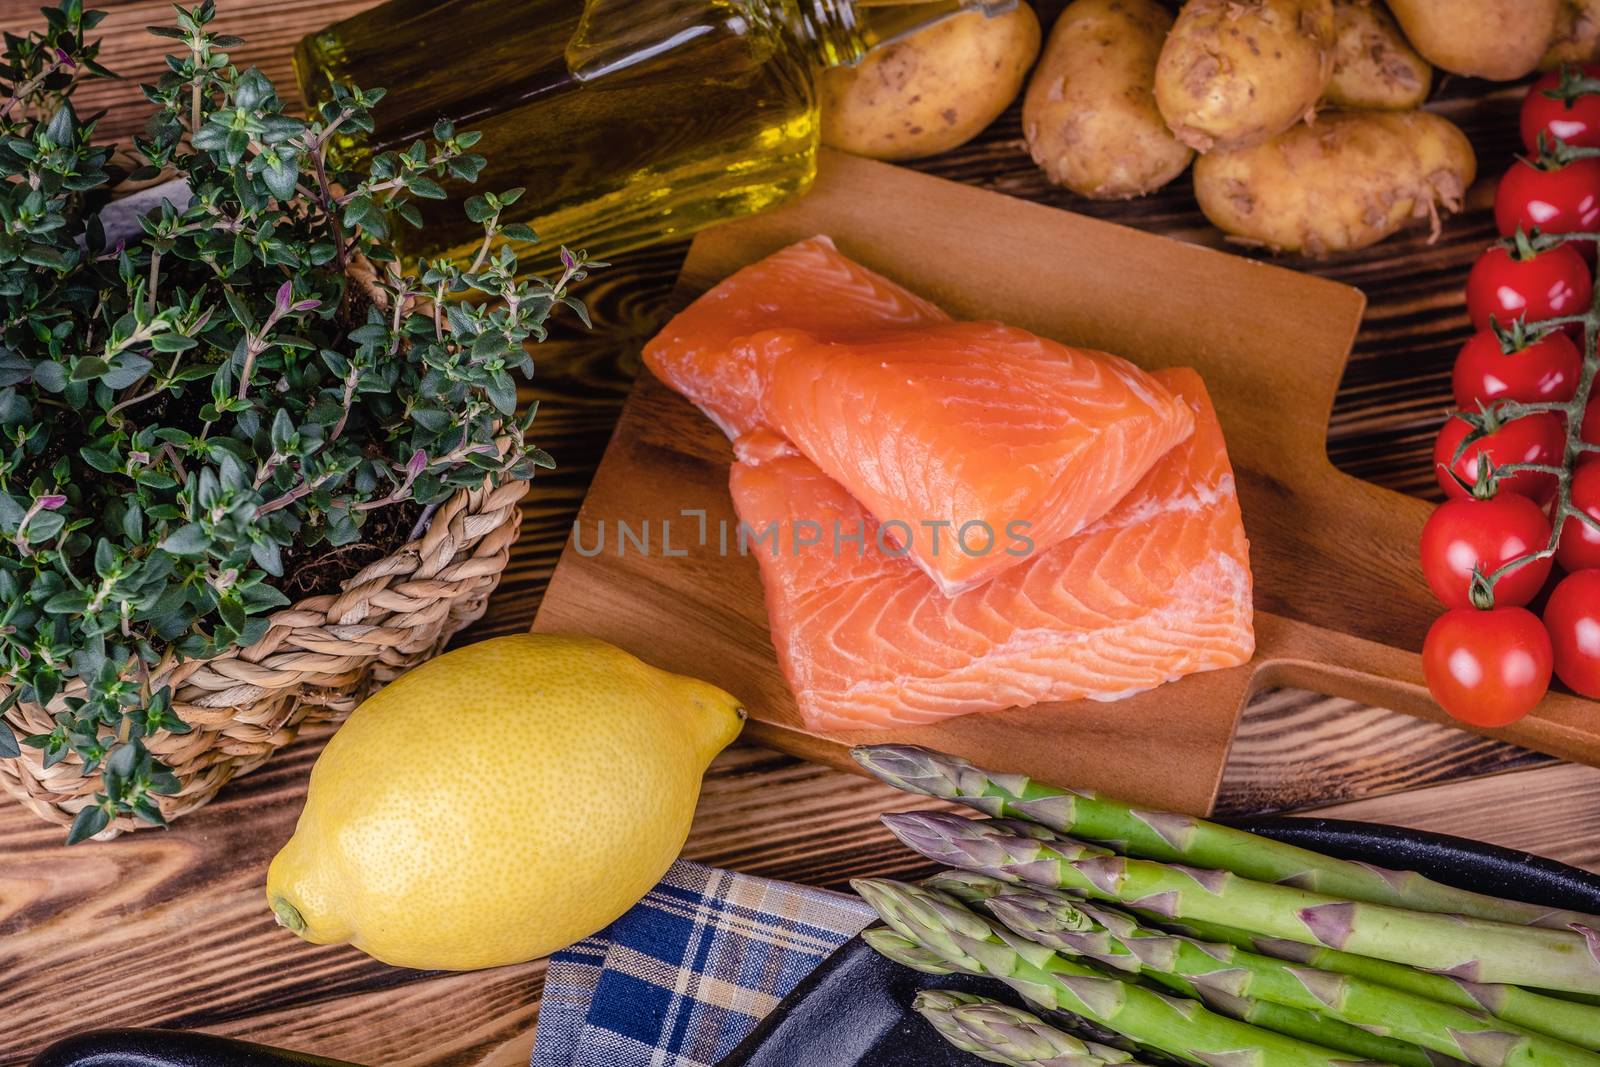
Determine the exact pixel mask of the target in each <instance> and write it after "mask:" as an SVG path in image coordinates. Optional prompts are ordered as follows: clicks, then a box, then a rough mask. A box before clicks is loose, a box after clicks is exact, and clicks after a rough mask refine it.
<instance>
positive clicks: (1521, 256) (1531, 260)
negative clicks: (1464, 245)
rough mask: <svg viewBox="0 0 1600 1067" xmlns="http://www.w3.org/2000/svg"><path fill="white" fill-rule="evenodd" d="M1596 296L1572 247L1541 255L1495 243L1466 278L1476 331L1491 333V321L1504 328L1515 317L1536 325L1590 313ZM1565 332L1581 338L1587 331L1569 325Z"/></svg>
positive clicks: (1469, 311)
mask: <svg viewBox="0 0 1600 1067" xmlns="http://www.w3.org/2000/svg"><path fill="white" fill-rule="evenodd" d="M1593 293H1594V287H1593V283H1592V281H1591V280H1590V277H1589V265H1588V264H1587V263H1585V262H1584V259H1583V255H1582V254H1581V253H1580V252H1579V251H1578V250H1577V249H1576V248H1574V247H1572V245H1570V244H1559V245H1555V246H1553V247H1550V248H1547V249H1545V250H1544V251H1542V252H1534V251H1533V250H1532V249H1531V248H1527V247H1526V244H1525V241H1524V248H1523V249H1522V250H1521V251H1519V250H1517V249H1512V248H1506V247H1505V246H1504V245H1498V244H1497V245H1491V246H1490V247H1489V248H1488V249H1487V250H1486V251H1485V252H1484V253H1483V255H1481V256H1479V257H1478V261H1477V262H1476V263H1474V264H1473V265H1472V272H1471V273H1470V274H1468V275H1467V314H1468V315H1470V316H1472V325H1473V328H1475V329H1479V330H1487V329H1488V328H1489V317H1490V316H1491V315H1492V316H1494V320H1495V322H1497V323H1499V324H1500V325H1501V326H1510V325H1511V324H1512V323H1513V322H1515V321H1517V319H1519V318H1521V319H1525V320H1526V321H1527V322H1529V323H1530V324H1531V323H1535V322H1540V321H1542V320H1544V319H1548V318H1554V317H1556V316H1565V315H1578V314H1581V313H1583V312H1585V311H1587V310H1589V301H1590V299H1591V297H1592V296H1593ZM1566 330H1567V332H1568V333H1571V334H1572V335H1573V336H1574V337H1581V336H1583V327H1582V326H1581V325H1580V324H1578V323H1575V322H1569V323H1567V325H1566Z"/></svg>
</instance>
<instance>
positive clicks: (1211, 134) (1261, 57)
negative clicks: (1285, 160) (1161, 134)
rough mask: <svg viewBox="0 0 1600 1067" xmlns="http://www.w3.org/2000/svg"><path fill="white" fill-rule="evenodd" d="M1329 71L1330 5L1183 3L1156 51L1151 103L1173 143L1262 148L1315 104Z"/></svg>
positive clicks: (1296, 0)
mask: <svg viewBox="0 0 1600 1067" xmlns="http://www.w3.org/2000/svg"><path fill="white" fill-rule="evenodd" d="M1332 74H1333V0H1189V2H1188V3H1186V4H1184V5H1183V10H1181V11H1180V12H1178V20H1177V22H1176V23H1175V24H1174V25H1173V27H1172V33H1171V34H1169V35H1168V37H1167V42H1166V45H1165V46H1164V47H1163V48H1162V49H1161V60H1160V62H1159V63H1158V64H1157V65H1156V103H1157V105H1158V106H1159V107H1160V108H1161V114H1162V117H1163V118H1165V119H1166V121H1167V126H1168V127H1170V128H1171V130H1172V132H1173V133H1174V134H1176V135H1177V137H1178V140H1180V141H1182V142H1184V143H1185V144H1187V145H1189V146H1191V147H1193V148H1195V149H1198V150H1199V151H1201V152H1209V151H1211V150H1212V149H1213V148H1246V147H1248V146H1250V145H1253V144H1260V143H1261V142H1262V141H1265V140H1266V139H1267V138H1268V137H1271V136H1273V135H1274V134H1278V133H1282V132H1283V131H1284V130H1286V129H1288V128H1289V127H1290V126H1293V125H1294V124H1295V123H1297V122H1299V121H1300V120H1301V119H1302V118H1304V117H1305V116H1306V114H1307V113H1309V112H1310V111H1311V110H1312V108H1314V107H1315V106H1316V103H1317V101H1318V100H1319V99H1320V98H1321V97H1322V92H1323V90H1324V89H1326V88H1327V86H1328V79H1329V77H1331V76H1332Z"/></svg>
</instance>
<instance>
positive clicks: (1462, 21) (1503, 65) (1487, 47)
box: [1389, 0, 1561, 81]
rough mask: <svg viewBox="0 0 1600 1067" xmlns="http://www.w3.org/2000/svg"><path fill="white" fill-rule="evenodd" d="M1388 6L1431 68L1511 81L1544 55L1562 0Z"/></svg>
mask: <svg viewBox="0 0 1600 1067" xmlns="http://www.w3.org/2000/svg"><path fill="white" fill-rule="evenodd" d="M1389 8H1390V10H1391V11H1393V12H1394V17H1395V18H1396V19H1398V20H1399V22H1400V28H1401V29H1403V30H1405V32H1406V37H1407V38H1408V39H1409V40H1410V41H1411V44H1412V46H1413V47H1414V48H1416V50H1417V51H1418V52H1421V53H1422V54H1423V56H1425V57H1426V58H1427V60H1428V62H1430V63H1432V64H1433V65H1434V66H1436V67H1443V68H1444V69H1445V70H1448V71H1451V72H1452V73H1455V74H1466V75H1469V76H1471V77H1475V78H1488V79H1490V80H1492V81H1511V80H1513V79H1515V78H1520V77H1522V76H1523V75H1524V74H1527V73H1528V72H1529V71H1531V70H1533V68H1534V67H1535V66H1537V65H1538V63H1539V60H1540V58H1541V57H1543V55H1544V53H1545V49H1546V48H1547V47H1549V45H1550V39H1551V37H1552V36H1553V35H1554V34H1555V30H1556V14H1557V12H1558V11H1559V10H1560V8H1561V0H1389Z"/></svg>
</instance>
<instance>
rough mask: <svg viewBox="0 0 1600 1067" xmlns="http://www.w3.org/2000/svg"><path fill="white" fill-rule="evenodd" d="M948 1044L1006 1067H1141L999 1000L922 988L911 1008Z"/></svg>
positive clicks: (1117, 1052)
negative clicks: (1111, 1066)
mask: <svg viewBox="0 0 1600 1067" xmlns="http://www.w3.org/2000/svg"><path fill="white" fill-rule="evenodd" d="M912 1007H913V1008H915V1009H916V1012H917V1014H918V1015H921V1016H922V1017H923V1018H924V1019H926V1020H928V1022H930V1023H932V1024H933V1028H934V1029H935V1030H937V1031H939V1033H940V1035H941V1036H942V1037H943V1038H944V1039H945V1040H946V1041H948V1042H950V1044H952V1045H954V1046H955V1047H956V1048H958V1049H960V1050H961V1051H963V1052H970V1053H972V1054H973V1055H974V1056H976V1057H978V1058H979V1059H980V1060H988V1061H989V1062H990V1063H1003V1064H1006V1065H1008V1067H1028V1065H1029V1064H1037V1065H1039V1067H1105V1065H1107V1064H1118V1063H1120V1064H1125V1065H1127V1067H1142V1065H1141V1064H1139V1063H1137V1062H1136V1061H1135V1060H1134V1058H1133V1057H1132V1056H1131V1055H1129V1054H1128V1053H1126V1052H1123V1051H1121V1050H1119V1049H1114V1048H1111V1047H1109V1046H1107V1045H1098V1044H1095V1043H1093V1042H1089V1041H1079V1040H1078V1039H1077V1038H1075V1037H1073V1036H1072V1035H1071V1034H1067V1033H1064V1032H1062V1031H1060V1030H1057V1029H1056V1028H1055V1027H1053V1026H1051V1025H1050V1024H1049V1023H1047V1022H1045V1021H1044V1020H1042V1019H1040V1018H1039V1017H1038V1016H1035V1015H1029V1014H1028V1013H1027V1012H1025V1011H1021V1010H1020V1009H1017V1008H1013V1007H1011V1006H1010V1005H1008V1004H1001V1003H1000V1002H999V1001H995V1000H987V999H985V998H984V997H975V996H972V995H970V994H968V993H952V992H949V991H947V990H943V989H924V990H922V991H921V992H920V993H918V994H917V998H916V1000H915V1001H914V1002H913V1003H912Z"/></svg>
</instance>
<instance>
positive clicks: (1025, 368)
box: [644, 237, 1193, 595]
mask: <svg viewBox="0 0 1600 1067" xmlns="http://www.w3.org/2000/svg"><path fill="white" fill-rule="evenodd" d="M644 358H645V362H646V364H648V365H649V367H650V369H651V370H652V371H653V372H654V373H655V374H656V376H657V377H659V378H660V379H661V380H662V381H664V382H665V383H666V384H668V385H669V386H671V387H672V388H674V389H676V390H677V391H678V392H680V393H682V394H683V395H684V396H686V397H688V398H689V399H690V400H692V401H694V403H695V404H697V405H699V407H700V408H701V410H702V411H704V412H705V413H706V415H707V416H709V417H710V418H711V419H712V420H713V421H714V422H716V423H717V425H718V426H720V427H721V428H722V429H723V431H724V432H725V433H727V434H728V435H729V436H730V437H732V438H734V439H735V440H737V439H738V438H740V437H743V436H744V435H746V434H749V433H751V432H754V431H756V430H760V429H770V430H772V431H774V432H776V433H778V434H779V435H781V436H782V437H785V438H787V439H789V440H790V441H791V442H793V443H794V445H795V447H796V448H798V449H799V451H800V452H801V453H802V454H803V455H805V456H807V457H808V458H810V459H811V460H812V461H813V462H815V463H816V464H817V465H818V466H819V467H821V468H822V469H823V470H824V471H826V472H827V473H828V474H829V475H830V476H832V477H833V478H835V479H836V480H838V481H839V482H841V483H842V484H843V485H844V486H845V488H846V489H847V490H849V491H850V492H851V493H852V494H853V495H855V497H856V498H857V499H859V500H860V501H861V502H862V503H863V504H865V505H866V507H867V510H868V511H869V512H871V513H872V514H873V515H874V516H875V517H876V518H877V519H878V521H879V522H880V523H884V524H886V525H887V527H888V529H889V530H890V531H891V533H892V535H893V536H894V537H895V539H896V540H897V541H898V542H899V543H900V544H902V545H904V546H906V547H907V548H908V549H909V551H910V556H911V558H912V560H914V561H915V562H916V563H917V564H918V566H920V567H921V568H922V569H923V570H924V571H925V572H926V573H927V574H928V575H929V577H931V578H932V579H933V580H934V581H935V582H936V583H937V584H938V586H939V588H940V589H941V590H942V591H943V592H945V593H946V594H952V595H953V594H955V593H957V592H960V591H962V590H964V589H969V588H973V587H975V586H978V585H981V584H982V583H983V582H986V581H988V580H990V579H991V578H993V577H994V576H995V575H996V574H999V573H1000V572H1001V571H1003V570H1004V569H1006V568H1007V567H1009V566H1012V565H1014V564H1015V563H1016V558H1015V557H1012V556H1007V555H1004V554H1002V553H992V552H983V551H981V549H982V548H983V546H984V545H986V544H988V543H990V541H991V540H999V539H1001V538H1003V537H1004V536H1005V535H1006V532H1007V530H1008V529H1011V528H1014V527H1016V526H1018V525H1020V528H1022V529H1025V530H1026V531H1027V536H1028V537H1029V538H1030V539H1031V540H1032V542H1033V544H1034V545H1035V547H1036V548H1037V549H1040V550H1042V549H1046V548H1049V547H1050V546H1052V545H1054V544H1056V543H1057V542H1059V541H1060V540H1061V539H1062V538H1065V537H1069V536H1071V535H1072V534H1074V533H1076V532H1077V531H1078V530H1080V529H1082V528H1083V526H1084V525H1085V524H1087V523H1089V522H1091V521H1093V520H1095V519H1097V518H1099V517H1100V516H1101V515H1103V514H1105V512H1106V510H1107V509H1108V508H1110V507H1111V505H1112V504H1114V503H1116V501H1118V500H1120V499H1121V498H1122V497H1123V496H1124V495H1125V494H1126V493H1127V492H1128V490H1130V489H1131V488H1132V487H1133V485H1134V484H1135V483H1136V482H1137V481H1138V480H1139V479H1140V478H1141V477H1143V476H1144V474H1145V472H1146V471H1148V470H1149V469H1150V467H1151V465H1152V464H1154V463H1155V461H1156V460H1157V459H1158V458H1160V457H1161V456H1162V455H1163V454H1165V453H1166V452H1167V451H1168V450H1169V449H1171V448H1172V447H1173V446H1174V445H1176V444H1177V443H1178V442H1179V441H1182V440H1184V439H1186V438H1187V437H1188V436H1189V434H1190V433H1191V432H1192V431H1193V417H1192V416H1191V414H1190V412H1189V409H1188V407H1187V405H1185V404H1183V403H1182V402H1181V401H1180V400H1179V399H1178V398H1177V397H1175V396H1173V395H1172V393H1171V392H1170V391H1169V390H1167V389H1166V388H1164V387H1163V386H1162V385H1161V384H1160V383H1158V382H1157V381H1156V380H1155V379H1153V378H1152V377H1151V376H1150V375H1149V374H1147V373H1145V372H1144V371H1142V370H1140V369H1139V368H1137V367H1135V366H1133V365H1132V364H1131V363H1128V362H1127V361H1126V360H1123V359H1119V358H1118V357H1116V356H1111V355H1107V354H1105V353H1102V352H1094V351H1090V350H1087V349H1079V348H1070V347H1068V346H1066V345H1061V344H1057V343H1055V342H1053V341H1048V340H1045V339H1043V338H1040V337H1036V336H1035V335H1033V334H1031V333H1028V332H1027V331H1025V330H1018V329H1013V328H1011V327H1008V326H1003V325H1000V324H998V323H955V322H951V321H950V319H949V316H947V315H946V314H945V313H944V312H942V311H940V310H939V309H938V308H937V307H935V306H934V305H932V304H930V303H928V302H927V301H925V300H923V299H921V298H920V297H917V296H915V295H914V294H912V293H910V292H907V291H906V290H905V289H903V288H901V287H900V286H898V285H895V284H894V283H893V282H891V281H889V280H888V279H886V278H883V277H881V276H879V275H877V274H874V273H873V272H872V271H869V270H867V269H866V268H865V267H862V266H860V265H858V264H856V263H854V262H853V261H851V260H850V259H848V258H847V257H845V256H844V255H842V254H841V253H840V252H839V251H838V250H837V249H836V248H835V247H834V246H833V242H832V241H830V240H829V239H828V238H826V237H813V238H810V239H808V240H805V241H801V242H799V243H798V244H795V245H791V246H789V247H788V248H785V249H782V250H781V251H779V252H776V253H774V254H773V255H771V256H768V257H767V258H766V259H763V260H760V261H759V262H757V263H754V264H751V265H750V266H747V267H745V268H744V269H742V270H740V271H738V272H736V273H735V274H733V275H731V276H730V277H729V278H728V279H727V280H725V281H723V282H722V283H721V284H720V285H718V286H716V287H715V288H713V289H712V290H711V291H710V292H708V293H706V294H705V295H704V296H702V297H701V298H700V299H698V300H696V301H695V302H694V303H693V304H691V305H690V306H689V307H688V308H686V309H685V310H684V311H683V312H681V313H680V314H679V315H678V316H677V317H675V318H674V319H673V320H672V321H671V322H670V323H668V324H667V326H666V327H665V328H664V329H663V330H662V331H661V333H660V334H659V335H658V336H657V337H656V338H655V339H654V340H652V341H651V342H650V344H649V345H647V346H646V348H645V352H644ZM963 531H965V532H963ZM964 546H965V547H964ZM966 548H972V549H978V550H979V551H972V552H969V551H966V550H965V549H966Z"/></svg>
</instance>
